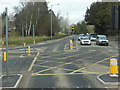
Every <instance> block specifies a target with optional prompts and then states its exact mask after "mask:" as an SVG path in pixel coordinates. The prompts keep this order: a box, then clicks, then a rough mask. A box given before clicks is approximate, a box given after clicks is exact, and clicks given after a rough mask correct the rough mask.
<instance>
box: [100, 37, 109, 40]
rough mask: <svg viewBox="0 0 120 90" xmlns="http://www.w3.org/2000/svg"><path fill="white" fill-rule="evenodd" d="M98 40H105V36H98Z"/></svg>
mask: <svg viewBox="0 0 120 90" xmlns="http://www.w3.org/2000/svg"><path fill="white" fill-rule="evenodd" d="M99 40H107V38H106V37H99Z"/></svg>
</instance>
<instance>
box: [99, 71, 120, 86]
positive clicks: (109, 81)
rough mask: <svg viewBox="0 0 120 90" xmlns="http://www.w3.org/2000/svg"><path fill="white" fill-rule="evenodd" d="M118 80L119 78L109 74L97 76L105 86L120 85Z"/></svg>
mask: <svg viewBox="0 0 120 90" xmlns="http://www.w3.org/2000/svg"><path fill="white" fill-rule="evenodd" d="M118 78H119V77H111V76H110V74H109V73H107V74H100V75H99V76H97V79H98V80H99V81H100V82H102V83H103V84H104V85H120V81H119V80H118Z"/></svg>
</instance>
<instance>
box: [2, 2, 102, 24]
mask: <svg viewBox="0 0 120 90" xmlns="http://www.w3.org/2000/svg"><path fill="white" fill-rule="evenodd" d="M19 1H20V0H0V13H1V12H3V11H4V9H5V7H8V11H9V13H10V12H13V7H14V6H17V5H18V4H19ZM38 1H39V0H38ZM46 1H47V2H49V4H48V7H49V9H50V6H51V5H53V6H52V9H53V11H54V13H55V14H57V13H58V12H59V13H60V16H63V17H68V18H69V22H70V24H73V23H77V22H80V21H82V20H84V15H85V12H86V9H87V7H90V5H91V4H92V3H93V2H96V1H100V0H46ZM57 4H60V5H57Z"/></svg>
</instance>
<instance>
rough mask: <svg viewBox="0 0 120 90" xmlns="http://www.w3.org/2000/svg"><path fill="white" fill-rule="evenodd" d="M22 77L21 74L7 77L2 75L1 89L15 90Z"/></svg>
mask: <svg viewBox="0 0 120 90" xmlns="http://www.w3.org/2000/svg"><path fill="white" fill-rule="evenodd" d="M22 77H23V76H22V75H21V74H14V75H9V76H5V75H2V76H1V77H0V79H1V80H2V86H0V87H1V88H17V86H18V84H19V83H20V81H21V79H22Z"/></svg>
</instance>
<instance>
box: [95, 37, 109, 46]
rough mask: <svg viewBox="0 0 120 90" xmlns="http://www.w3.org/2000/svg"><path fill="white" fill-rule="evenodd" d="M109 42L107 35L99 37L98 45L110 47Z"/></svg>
mask: <svg viewBox="0 0 120 90" xmlns="http://www.w3.org/2000/svg"><path fill="white" fill-rule="evenodd" d="M108 44H109V41H108V39H107V37H106V36H105V35H97V39H96V45H106V46H108Z"/></svg>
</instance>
